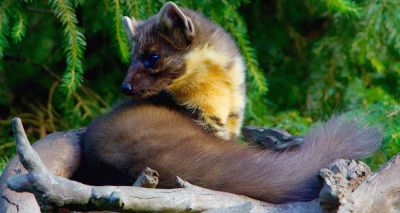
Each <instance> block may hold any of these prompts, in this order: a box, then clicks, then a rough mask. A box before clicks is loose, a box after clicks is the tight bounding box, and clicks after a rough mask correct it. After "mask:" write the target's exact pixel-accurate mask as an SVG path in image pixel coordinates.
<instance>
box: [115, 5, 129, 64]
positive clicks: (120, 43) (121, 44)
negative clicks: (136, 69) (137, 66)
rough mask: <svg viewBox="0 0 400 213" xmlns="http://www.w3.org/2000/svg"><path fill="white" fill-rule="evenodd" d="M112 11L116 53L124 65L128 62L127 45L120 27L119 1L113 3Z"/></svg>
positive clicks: (120, 10) (120, 12)
mask: <svg viewBox="0 0 400 213" xmlns="http://www.w3.org/2000/svg"><path fill="white" fill-rule="evenodd" d="M113 9H114V11H113V12H114V19H113V21H114V28H115V39H116V41H117V47H118V52H119V54H120V55H121V60H122V62H124V63H128V62H129V45H128V42H127V40H126V36H125V32H124V29H123V27H122V23H121V19H122V9H121V2H120V0H114V1H113Z"/></svg>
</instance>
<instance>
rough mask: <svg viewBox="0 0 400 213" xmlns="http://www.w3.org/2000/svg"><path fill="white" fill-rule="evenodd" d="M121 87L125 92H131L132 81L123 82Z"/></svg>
mask: <svg viewBox="0 0 400 213" xmlns="http://www.w3.org/2000/svg"><path fill="white" fill-rule="evenodd" d="M121 89H122V91H123V92H125V93H131V92H132V85H131V84H130V83H122V85H121Z"/></svg>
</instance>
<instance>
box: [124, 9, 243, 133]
mask: <svg viewBox="0 0 400 213" xmlns="http://www.w3.org/2000/svg"><path fill="white" fill-rule="evenodd" d="M123 25H124V28H125V31H126V34H127V36H128V38H129V41H130V42H131V44H132V51H131V55H132V57H131V64H130V67H129V70H128V72H127V75H126V77H125V79H124V82H123V84H122V86H121V87H122V89H123V90H124V92H125V93H127V94H128V95H130V96H132V97H134V98H135V99H146V98H149V97H152V96H155V95H157V94H160V92H161V91H164V92H166V93H168V94H169V95H171V96H172V99H173V101H174V102H175V103H176V104H178V105H180V106H183V107H184V108H186V109H187V110H188V111H192V112H195V114H196V116H197V117H196V118H197V120H198V123H199V124H201V125H202V126H204V127H205V128H206V130H208V131H210V132H213V133H214V135H216V136H218V137H219V138H223V139H226V140H229V139H231V138H235V137H236V136H238V135H239V134H240V129H241V125H242V121H243V112H244V106H245V74H244V65H243V59H242V56H241V55H240V53H239V50H238V48H237V47H236V44H235V42H234V41H233V40H232V38H231V36H230V35H229V34H228V33H227V32H226V31H224V30H223V29H222V28H221V27H219V26H217V25H215V24H213V23H212V22H210V21H209V20H207V19H206V18H205V17H203V16H202V15H200V14H198V13H196V12H194V11H191V10H188V9H184V8H179V7H178V6H176V5H175V4H174V3H171V2H169V3H166V4H165V5H164V6H163V7H162V8H161V10H160V12H159V13H158V14H157V15H155V16H153V17H151V18H149V19H147V20H145V21H136V20H134V19H131V18H128V17H124V18H123Z"/></svg>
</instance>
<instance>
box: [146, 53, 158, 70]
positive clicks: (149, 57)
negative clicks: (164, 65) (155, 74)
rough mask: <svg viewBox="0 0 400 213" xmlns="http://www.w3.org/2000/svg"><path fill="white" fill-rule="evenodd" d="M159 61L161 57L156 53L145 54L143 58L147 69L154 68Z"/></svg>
mask: <svg viewBox="0 0 400 213" xmlns="http://www.w3.org/2000/svg"><path fill="white" fill-rule="evenodd" d="M159 59H160V55H158V54H156V53H152V54H143V56H142V62H143V65H144V66H145V67H146V68H154V67H155V65H156V63H157V61H158V60H159Z"/></svg>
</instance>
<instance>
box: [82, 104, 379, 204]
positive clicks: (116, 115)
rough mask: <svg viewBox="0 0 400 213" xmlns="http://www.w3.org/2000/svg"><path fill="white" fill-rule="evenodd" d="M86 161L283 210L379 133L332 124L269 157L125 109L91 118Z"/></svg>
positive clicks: (310, 193) (373, 143)
mask: <svg viewBox="0 0 400 213" xmlns="http://www.w3.org/2000/svg"><path fill="white" fill-rule="evenodd" d="M82 140H83V146H84V152H85V155H86V158H87V159H88V161H89V164H90V165H92V166H95V165H99V164H104V165H109V166H111V167H116V168H117V169H118V170H119V171H120V172H122V173H124V174H125V175H127V176H130V177H131V180H134V177H135V176H136V175H137V174H138V173H139V172H140V171H142V170H143V169H144V168H145V167H150V168H152V169H155V170H157V171H158V172H159V174H160V178H161V182H160V187H174V183H175V176H179V177H181V178H183V179H184V180H186V181H188V182H190V183H193V184H195V185H199V186H202V187H206V188H210V189H214V190H220V191H226V192H232V193H236V194H241V195H246V196H249V197H253V198H256V199H259V200H263V201H267V202H271V203H282V202H287V201H306V200H311V199H314V198H316V197H317V196H318V191H319V185H318V181H317V176H316V174H317V173H318V171H319V170H320V169H321V168H322V167H324V166H327V165H328V164H329V163H332V162H333V161H334V160H335V159H338V158H360V157H363V156H365V155H366V154H369V153H371V152H373V151H375V150H376V149H377V148H378V147H379V145H380V141H381V136H380V134H379V132H378V130H376V129H374V128H367V127H363V128H361V127H358V124H357V123H356V122H355V121H346V120H344V119H343V118H341V117H339V118H334V119H331V120H330V121H328V122H327V123H326V124H322V125H319V126H316V127H314V128H312V129H311V131H310V132H309V133H308V135H307V136H306V139H305V142H304V144H303V145H302V146H301V147H300V148H299V149H297V150H294V151H291V152H283V153H273V152H270V151H268V150H259V149H256V148H254V147H248V146H245V145H241V144H237V143H226V142H224V141H223V140H220V139H217V138H215V137H213V136H210V135H209V134H206V133H204V131H203V129H202V128H201V127H199V126H198V125H196V124H195V122H194V121H192V120H191V119H189V118H188V117H187V116H184V115H182V114H180V113H178V112H176V111H173V110H170V109H167V108H165V107H159V106H154V105H136V106H134V105H133V104H131V103H127V104H125V105H123V106H122V107H119V108H117V109H116V110H114V111H112V112H111V113H109V114H106V115H104V116H103V117H100V118H98V119H96V120H95V121H94V122H93V123H92V124H91V125H89V127H88V129H87V131H86V133H85V134H84V135H83V138H82Z"/></svg>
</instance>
